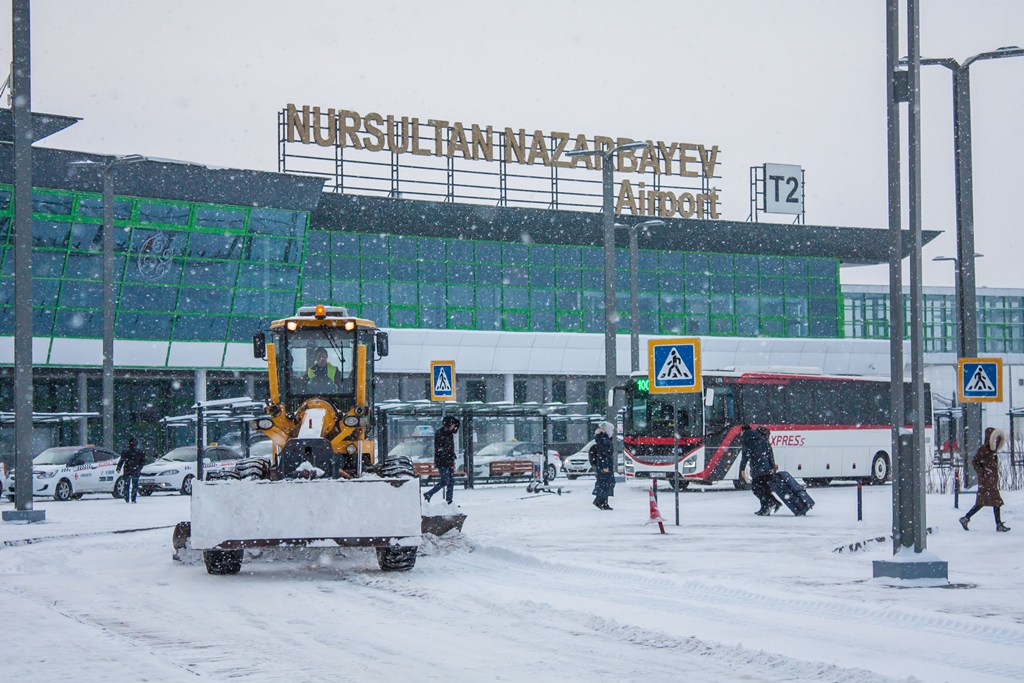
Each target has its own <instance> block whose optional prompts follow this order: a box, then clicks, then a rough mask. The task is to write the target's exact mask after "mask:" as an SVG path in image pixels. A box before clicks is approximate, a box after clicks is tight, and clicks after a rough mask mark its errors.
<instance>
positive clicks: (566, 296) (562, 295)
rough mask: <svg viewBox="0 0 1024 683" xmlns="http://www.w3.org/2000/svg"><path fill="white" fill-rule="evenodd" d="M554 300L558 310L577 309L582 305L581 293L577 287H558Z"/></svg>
mask: <svg viewBox="0 0 1024 683" xmlns="http://www.w3.org/2000/svg"><path fill="white" fill-rule="evenodd" d="M555 302H556V304H557V307H558V310H560V311H578V310H580V308H581V307H582V305H583V302H582V293H581V292H580V291H579V290H578V289H560V290H558V291H557V292H556V293H555Z"/></svg>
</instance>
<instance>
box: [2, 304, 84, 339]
mask: <svg viewBox="0 0 1024 683" xmlns="http://www.w3.org/2000/svg"><path fill="white" fill-rule="evenodd" d="M54 310H55V309H52V308H33V309H32V334H33V335H34V336H36V337H49V336H50V335H51V334H53V314H54ZM12 313H13V311H12ZM81 319H82V320H84V319H85V315H84V314H83V317H82V318H81ZM96 336H99V335H96Z"/></svg>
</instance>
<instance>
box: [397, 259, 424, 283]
mask: <svg viewBox="0 0 1024 683" xmlns="http://www.w3.org/2000/svg"><path fill="white" fill-rule="evenodd" d="M418 266H419V264H418V263H417V262H416V261H400V260H392V261H391V279H392V280H393V281H397V282H416V281H418V280H419V268H418Z"/></svg>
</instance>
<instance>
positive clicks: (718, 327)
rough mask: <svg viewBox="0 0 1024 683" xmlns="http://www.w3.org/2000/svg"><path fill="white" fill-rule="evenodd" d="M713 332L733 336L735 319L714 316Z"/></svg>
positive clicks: (712, 320) (712, 321) (712, 322)
mask: <svg viewBox="0 0 1024 683" xmlns="http://www.w3.org/2000/svg"><path fill="white" fill-rule="evenodd" d="M711 334H722V335H730V336H731V335H732V334H733V319H732V318H717V317H712V318H711Z"/></svg>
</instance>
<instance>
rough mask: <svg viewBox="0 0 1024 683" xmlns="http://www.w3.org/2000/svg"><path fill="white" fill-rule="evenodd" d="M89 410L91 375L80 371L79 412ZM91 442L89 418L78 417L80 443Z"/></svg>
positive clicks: (81, 444) (80, 444) (82, 444)
mask: <svg viewBox="0 0 1024 683" xmlns="http://www.w3.org/2000/svg"><path fill="white" fill-rule="evenodd" d="M88 411H89V377H88V376H87V375H86V374H85V373H84V372H79V373H78V412H80V413H86V412H88ZM87 443H89V418H87V417H81V418H79V419H78V445H79V446H84V445H85V444H87Z"/></svg>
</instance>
